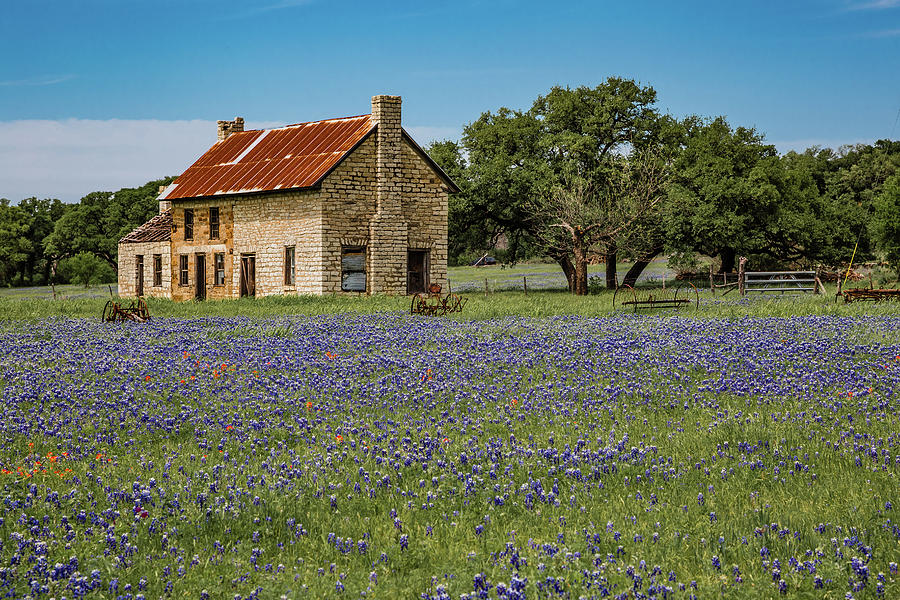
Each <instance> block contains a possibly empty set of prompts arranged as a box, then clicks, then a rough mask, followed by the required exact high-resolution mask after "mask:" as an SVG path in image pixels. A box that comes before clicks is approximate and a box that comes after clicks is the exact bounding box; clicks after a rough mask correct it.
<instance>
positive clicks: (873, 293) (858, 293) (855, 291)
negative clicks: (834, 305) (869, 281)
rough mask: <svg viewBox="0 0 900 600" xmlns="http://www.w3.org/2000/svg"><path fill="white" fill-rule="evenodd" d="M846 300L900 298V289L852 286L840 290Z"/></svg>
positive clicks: (876, 300) (875, 300)
mask: <svg viewBox="0 0 900 600" xmlns="http://www.w3.org/2000/svg"><path fill="white" fill-rule="evenodd" d="M838 295H839V296H843V297H844V302H845V303H849V302H880V301H882V300H900V290H892V289H872V288H851V289H849V290H843V291H841V292H838Z"/></svg>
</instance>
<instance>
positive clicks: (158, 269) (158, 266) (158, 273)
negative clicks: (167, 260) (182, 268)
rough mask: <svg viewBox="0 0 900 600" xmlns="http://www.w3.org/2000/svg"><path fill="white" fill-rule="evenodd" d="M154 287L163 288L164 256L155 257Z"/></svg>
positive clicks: (155, 255) (156, 255) (157, 255)
mask: <svg viewBox="0 0 900 600" xmlns="http://www.w3.org/2000/svg"><path fill="white" fill-rule="evenodd" d="M153 287H162V254H154V255H153Z"/></svg>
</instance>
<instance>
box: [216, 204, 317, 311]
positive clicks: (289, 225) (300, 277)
mask: <svg viewBox="0 0 900 600" xmlns="http://www.w3.org/2000/svg"><path fill="white" fill-rule="evenodd" d="M234 220H235V227H234V232H235V237H234V254H233V256H232V281H231V286H232V289H233V290H234V294H233V295H234V296H237V295H238V294H239V293H240V257H241V255H242V254H253V255H255V257H256V295H257V296H269V295H273V294H321V293H322V213H321V206H320V200H319V191H318V190H307V191H300V192H284V193H273V194H265V195H257V196H252V195H251V196H244V197H235V198H234ZM286 246H293V247H294V256H295V263H296V272H295V284H294V285H293V286H290V285H285V281H284V252H285V247H286Z"/></svg>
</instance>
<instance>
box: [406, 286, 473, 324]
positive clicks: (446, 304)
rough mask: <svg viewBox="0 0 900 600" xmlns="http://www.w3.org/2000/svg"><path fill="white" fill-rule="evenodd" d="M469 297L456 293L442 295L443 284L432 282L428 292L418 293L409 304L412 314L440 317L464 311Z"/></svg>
mask: <svg viewBox="0 0 900 600" xmlns="http://www.w3.org/2000/svg"><path fill="white" fill-rule="evenodd" d="M467 301H468V298H463V297H462V296H457V295H456V294H447V295H446V296H442V295H441V286H440V284H437V283H432V284H431V285H430V286H428V293H427V294H416V295H414V296H413V297H412V302H411V303H410V305H409V313H410V314H412V315H427V316H430V317H440V316H443V315H446V314H449V313H455V312H462V309H463V307H464V306H465V305H466V302H467Z"/></svg>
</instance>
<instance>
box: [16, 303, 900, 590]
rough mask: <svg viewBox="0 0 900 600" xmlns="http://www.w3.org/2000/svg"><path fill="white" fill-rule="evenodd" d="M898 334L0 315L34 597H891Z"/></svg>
mask: <svg viewBox="0 0 900 600" xmlns="http://www.w3.org/2000/svg"><path fill="white" fill-rule="evenodd" d="M898 384H900V318H896V317H879V318H866V317H856V318H849V317H815V316H811V317H797V318H778V319H776V318H771V319H769V318H745V319H740V320H719V319H689V318H678V317H642V316H631V315H625V316H615V317H610V318H601V319H590V318H583V317H558V318H547V319H526V318H520V317H508V318H504V319H496V320H487V321H450V320H429V319H423V318H413V317H406V316H400V315H396V314H376V315H365V316H363V315H343V316H327V317H315V318H290V319H285V318H282V319H245V318H208V319H193V320H187V319H160V320H155V321H153V322H151V323H150V324H148V325H134V324H124V325H110V324H101V323H98V322H95V321H87V320H48V321H44V322H40V323H29V322H5V323H0V389H2V390H3V404H2V409H0V410H2V411H3V415H2V419H0V434H2V436H3V438H4V443H3V450H2V455H0V467H2V475H0V486H2V490H0V501H2V508H0V590H2V591H3V592H4V593H5V597H17V598H23V597H26V596H29V595H30V596H31V597H32V598H49V597H53V598H57V599H59V598H62V597H65V598H67V599H72V598H81V597H92V598H93V597H96V598H127V599H137V598H154V599H155V598H159V597H161V596H167V595H171V596H172V597H178V598H182V597H187V598H229V599H230V598H256V597H258V598H280V597H287V598H304V597H309V598H315V597H321V596H326V595H333V596H338V597H360V596H368V597H378V598H394V597H396V598H400V597H403V598H426V599H437V598H454V599H455V598H460V597H465V598H507V599H513V598H579V597H586V598H623V599H624V598H691V597H694V596H697V597H701V598H709V597H718V596H719V595H720V594H726V595H727V597H734V598H759V597H779V596H781V595H784V596H786V597H808V598H821V597H831V598H845V597H847V598H849V597H852V598H877V597H885V598H896V597H898V596H900V584H898V573H897V562H898V561H900V512H898V508H900V506H898V504H900V497H898V489H900V488H898V483H900V482H898V478H897V475H898V472H900V428H898V412H897V407H898V397H897V395H896V392H897V390H898Z"/></svg>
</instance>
